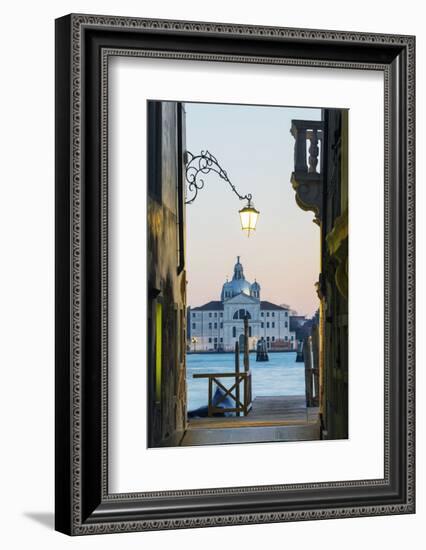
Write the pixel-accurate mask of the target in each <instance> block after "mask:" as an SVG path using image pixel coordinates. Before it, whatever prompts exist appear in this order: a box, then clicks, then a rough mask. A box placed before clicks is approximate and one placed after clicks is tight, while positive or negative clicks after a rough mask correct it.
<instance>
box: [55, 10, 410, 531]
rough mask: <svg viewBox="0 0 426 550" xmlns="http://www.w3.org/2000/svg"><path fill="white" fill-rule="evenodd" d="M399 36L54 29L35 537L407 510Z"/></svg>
mask: <svg viewBox="0 0 426 550" xmlns="http://www.w3.org/2000/svg"><path fill="white" fill-rule="evenodd" d="M414 47H415V40H414V37H412V36H398V35H380V34H363V33H352V32H351V33H348V32H342V31H322V30H306V29H288V28H276V27H254V26H245V25H228V24H217V23H201V22H187V21H167V20H147V19H137V18H134V19H133V18H127V17H115V16H114V17H109V16H95V15H93V16H92V15H78V14H77V15H74V14H73V15H68V16H65V17H63V18H60V19H58V20H57V21H56V529H57V530H59V531H62V532H64V533H67V534H70V535H84V534H91V533H119V532H125V531H144V530H155V529H178V528H188V527H204V526H217V525H238V524H246V523H265V522H283V521H298V520H308V519H327V518H340V517H357V516H372V515H384V514H405V513H413V512H414V509H415V503H414V150H415V148H414V129H415V125H414V122H415V113H414V106H415V98H414V66H415V60H414Z"/></svg>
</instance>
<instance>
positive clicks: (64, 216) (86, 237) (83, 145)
mask: <svg viewBox="0 0 426 550" xmlns="http://www.w3.org/2000/svg"><path fill="white" fill-rule="evenodd" d="M134 52H139V53H140V55H144V56H146V57H162V58H170V59H182V58H185V59H200V60H209V61H212V62H214V61H229V62H246V63H274V64H290V65H299V66H310V67H312V66H313V67H335V68H340V69H342V70H345V69H359V70H364V69H365V70H369V69H374V70H378V71H382V72H383V73H384V81H385V98H384V105H385V113H384V116H385V143H384V153H385V196H384V203H385V274H384V275H385V277H384V279H385V318H384V328H385V386H384V402H385V411H384V414H385V433H384V454H385V464H384V466H385V467H384V472H385V475H384V478H383V479H379V480H378V479H373V480H368V479H366V480H362V481H341V482H330V483H306V484H296V485H274V486H269V487H265V486H260V487H256V486H250V487H230V488H226V489H215V488H213V489H205V490H204V489H199V490H188V491H179V492H176V491H167V492H161V491H158V492H154V493H149V494H148V493H145V494H141V493H130V494H109V493H108V486H107V425H106V424H107V415H106V404H107V392H108V381H107V378H106V371H105V365H106V364H107V352H106V349H107V348H106V344H105V342H106V338H107V327H106V322H105V316H106V311H107V306H108V304H107V292H106V275H105V264H106V256H105V255H106V247H105V243H106V231H107V222H108V220H107V215H106V206H105V205H106V189H107V186H106V182H107V180H106V178H107V173H106V171H105V170H104V169H103V166H104V163H105V152H104V151H103V150H102V144H104V143H105V139H106V135H105V121H106V120H107V116H108V104H107V98H106V96H105V94H104V93H103V91H105V86H106V67H107V62H108V56H109V55H134ZM414 81H415V38H414V37H413V36H399V35H389V34H386V35H385V34H366V33H358V32H342V31H329V30H307V29H290V28H277V27H260V26H246V25H236V24H218V23H202V22H189V21H168V20H153V19H139V18H128V17H116V16H111V17H110V16H99V15H81V14H71V15H67V16H65V17H62V18H60V19H57V20H56V171H55V176H56V383H55V391H56V445H55V451H56V474H55V476H56V479H55V481H56V529H57V530H58V531H61V532H63V533H66V534H69V535H85V534H99V533H118V532H126V531H143V530H157V529H178V528H188V527H204V526H218V525H238V524H248V523H266V522H283V521H295V520H309V519H326V518H344V517H359V516H373V515H386V514H408V513H414V511H415V499H414V493H415V487H414V486H415V481H414V475H415V472H414V178H415V174H414V154H415V146H414V139H415V136H414V133H415V112H414V109H415V90H414Z"/></svg>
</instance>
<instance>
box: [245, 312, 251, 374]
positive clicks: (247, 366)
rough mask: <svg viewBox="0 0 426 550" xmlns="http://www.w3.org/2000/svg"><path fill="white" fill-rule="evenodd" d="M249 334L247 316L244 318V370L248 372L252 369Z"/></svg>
mask: <svg viewBox="0 0 426 550" xmlns="http://www.w3.org/2000/svg"><path fill="white" fill-rule="evenodd" d="M248 333H249V328H248V317H247V315H246V316H245V317H244V370H245V371H246V372H248V371H249V369H250V361H249V342H248Z"/></svg>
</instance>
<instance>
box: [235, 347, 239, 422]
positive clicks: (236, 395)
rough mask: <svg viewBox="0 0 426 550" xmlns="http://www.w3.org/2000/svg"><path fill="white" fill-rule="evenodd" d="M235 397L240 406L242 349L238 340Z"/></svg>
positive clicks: (237, 404)
mask: <svg viewBox="0 0 426 550" xmlns="http://www.w3.org/2000/svg"><path fill="white" fill-rule="evenodd" d="M235 398H236V400H237V402H236V408H237V409H238V408H239V402H240V349H239V345H238V342H235ZM236 415H237V416H240V411H237V412H236Z"/></svg>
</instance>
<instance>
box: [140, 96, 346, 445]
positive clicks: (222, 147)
mask: <svg viewBox="0 0 426 550" xmlns="http://www.w3.org/2000/svg"><path fill="white" fill-rule="evenodd" d="M349 114H350V113H349V110H348V109H341V108H339V109H337V108H330V107H318V108H313V107H309V108H307V107H303V106H295V107H293V106H270V105H267V106H265V105H243V104H224V103H222V104H221V103H201V102H191V101H185V102H180V101H161V100H149V101H148V102H147V120H148V125H147V155H148V156H147V158H148V178H147V266H148V268H147V269H148V276H147V281H148V289H147V295H148V302H147V303H148V307H147V327H148V352H147V354H148V357H147V365H148V384H147V388H148V396H147V404H148V411H147V419H148V430H147V433H148V446H149V447H168V446H170V447H175V446H182V447H186V446H200V445H222V444H240V443H265V442H289V441H292V442H294V441H315V440H329V439H347V438H349V437H350V434H349V433H348V384H349V381H348V367H349V366H348V324H349V320H348V242H349V229H348V212H349V201H348V156H349V152H348V124H349V118H350V116H349ZM141 337H142V336H141Z"/></svg>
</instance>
